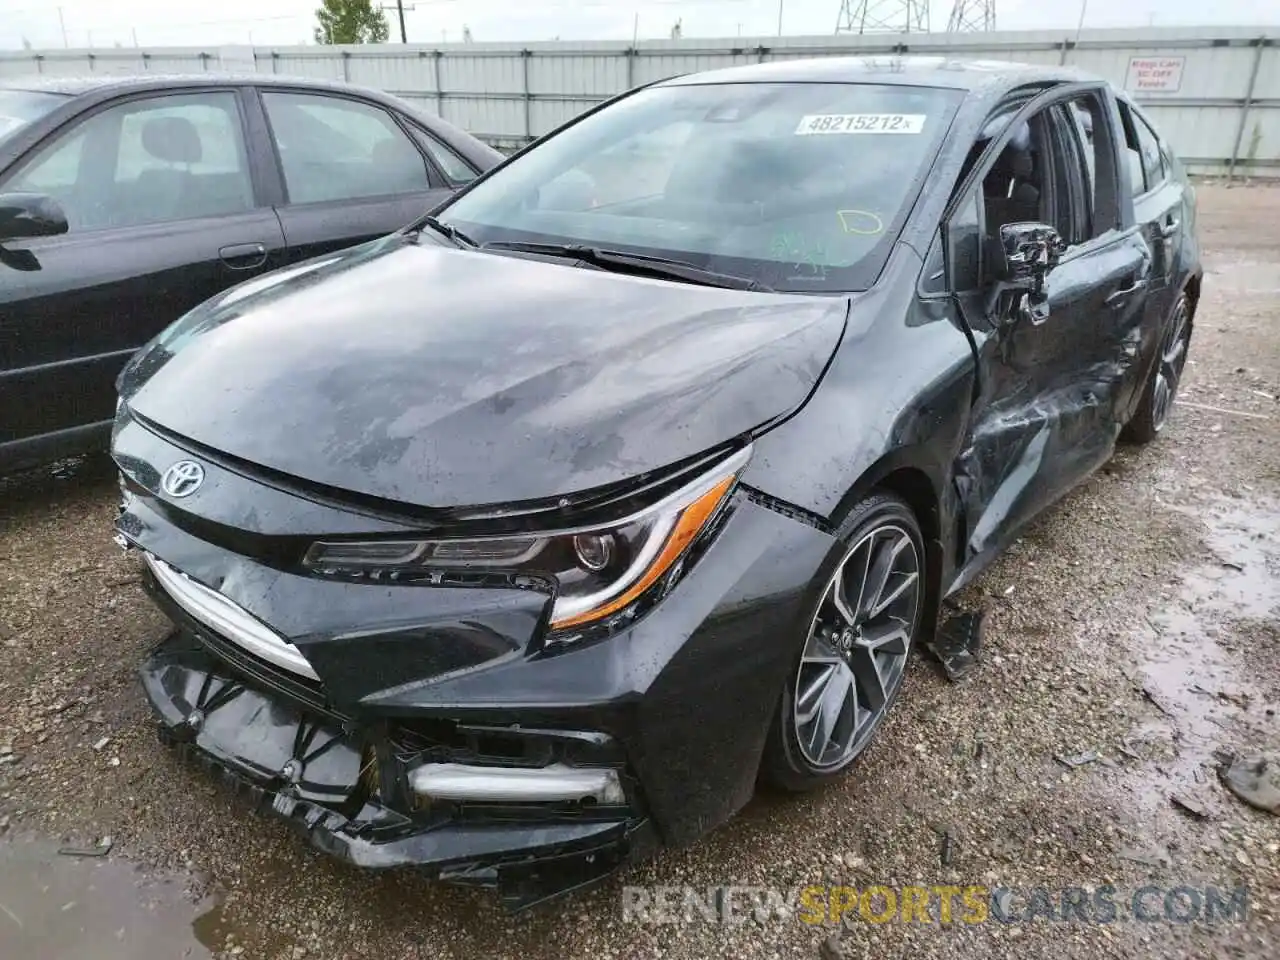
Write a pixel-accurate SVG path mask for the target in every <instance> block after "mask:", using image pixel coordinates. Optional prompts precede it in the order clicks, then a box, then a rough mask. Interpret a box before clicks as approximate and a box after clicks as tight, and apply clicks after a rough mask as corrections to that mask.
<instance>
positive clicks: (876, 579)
mask: <svg viewBox="0 0 1280 960" xmlns="http://www.w3.org/2000/svg"><path fill="white" fill-rule="evenodd" d="M909 543H910V541H909V540H907V539H906V538H905V537H904V538H902V539H901V540H898V539H888V538H882V539H881V540H880V541H879V543H878V544H876V545H875V550H874V552H872V553H871V554H870V559H869V560H868V563H867V578H866V580H865V581H864V583H863V585H862V591H861V594H860V596H861V598H862V599H861V602H860V603H859V604H858V615H859V616H860V617H863V618H868V617H871V616H874V614H873V613H872V611H873V610H874V609H875V608H876V605H877V604H879V603H880V599H881V597H882V596H883V595H884V589H885V586H886V585H887V584H888V583H889V576H890V574H892V573H893V563H894V561H895V560H897V559H898V554H900V553H901V552H902V550H903V547H904V546H905V545H906V544H909Z"/></svg>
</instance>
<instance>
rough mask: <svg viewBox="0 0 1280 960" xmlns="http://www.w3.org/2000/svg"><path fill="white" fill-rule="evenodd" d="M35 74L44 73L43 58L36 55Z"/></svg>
mask: <svg viewBox="0 0 1280 960" xmlns="http://www.w3.org/2000/svg"><path fill="white" fill-rule="evenodd" d="M36 73H44V57H42V56H40V54H38V53H37V54H36Z"/></svg>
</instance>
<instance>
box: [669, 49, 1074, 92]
mask: <svg viewBox="0 0 1280 960" xmlns="http://www.w3.org/2000/svg"><path fill="white" fill-rule="evenodd" d="M1093 79H1096V78H1095V77H1093V76H1090V75H1089V74H1086V73H1082V72H1080V71H1078V70H1074V69H1072V68H1070V67H1057V66H1055V67H1046V66H1041V65H1037V64H1031V63H1015V62H1012V61H1004V60H957V59H953V58H950V57H924V56H861V57H813V58H807V59H803V60H774V61H770V62H767V63H753V64H749V65H746V66H741V67H726V68H724V69H722V70H710V71H707V72H705V73H692V74H686V75H684V76H680V77H673V78H671V79H670V80H666V81H664V83H665V84H670V85H677V86H682V85H694V84H710V83H772V82H778V83H804V82H807V83H877V84H886V85H889V86H903V87H946V88H950V89H954V90H966V91H979V90H982V91H987V90H990V89H992V88H1001V89H1012V88H1014V87H1020V86H1024V85H1028V84H1044V83H1055V82H1056V83H1062V82H1073V81H1079V80H1093Z"/></svg>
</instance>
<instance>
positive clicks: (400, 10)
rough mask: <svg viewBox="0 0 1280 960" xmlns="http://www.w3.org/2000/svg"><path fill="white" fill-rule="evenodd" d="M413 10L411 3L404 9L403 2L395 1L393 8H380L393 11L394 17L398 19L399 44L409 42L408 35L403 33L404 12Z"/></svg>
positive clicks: (401, 0) (400, 0) (402, 0)
mask: <svg viewBox="0 0 1280 960" xmlns="http://www.w3.org/2000/svg"><path fill="white" fill-rule="evenodd" d="M413 8H414V7H413V4H412V3H411V4H409V5H408V6H407V7H406V6H405V5H404V0H396V5H395V6H394V7H382V8H381V9H383V10H395V12H396V16H398V17H399V18H400V42H401V43H408V42H409V34H408V33H407V32H406V31H405V28H404V12H405V11H406V10H412V9H413Z"/></svg>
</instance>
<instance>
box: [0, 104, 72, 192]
mask: <svg viewBox="0 0 1280 960" xmlns="http://www.w3.org/2000/svg"><path fill="white" fill-rule="evenodd" d="M88 127H89V124H87V123H82V124H80V125H79V126H78V127H76V128H75V130H73V131H72V132H71V133H70V134H69V135H67V136H64V137H62V138H60V139H58V140H57V141H55V142H54V143H53V144H52V146H50V147H48V148H46V149H45V150H42V151H41V152H40V154H39V155H38V156H37V157H36V159H35V160H33V161H30V162H29V163H28V164H27V165H26V166H25V167H24V168H23V169H22V170H20V171H19V172H18V173H17V174H16V175H15V176H14V178H13V179H12V180H10V181H9V183H8V184H6V185H5V190H6V191H10V190H12V191H14V192H29V193H46V194H48V195H49V196H51V197H53V198H54V199H56V200H58V201H59V202H60V203H61V204H62V205H63V207H66V206H68V202H67V201H68V198H69V196H70V194H71V190H72V188H74V187H75V185H76V181H77V180H78V179H79V177H80V162H81V159H82V158H83V157H84V155H85V153H84V145H85V142H86V141H87V140H88V139H89V137H88Z"/></svg>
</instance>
